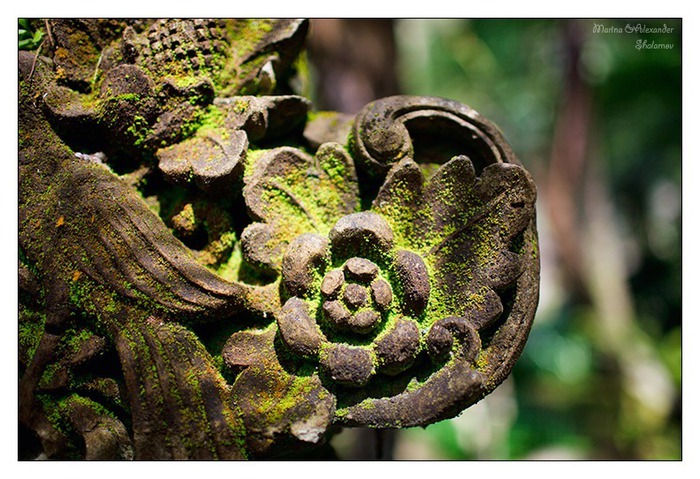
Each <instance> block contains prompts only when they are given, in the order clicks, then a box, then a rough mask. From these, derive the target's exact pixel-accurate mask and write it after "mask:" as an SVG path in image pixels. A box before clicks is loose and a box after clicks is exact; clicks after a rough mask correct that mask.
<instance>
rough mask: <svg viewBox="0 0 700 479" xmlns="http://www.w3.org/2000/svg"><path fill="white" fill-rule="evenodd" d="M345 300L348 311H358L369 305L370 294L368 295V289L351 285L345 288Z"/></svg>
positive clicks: (354, 284)
mask: <svg viewBox="0 0 700 479" xmlns="http://www.w3.org/2000/svg"><path fill="white" fill-rule="evenodd" d="M343 299H344V300H345V305H346V306H347V307H348V309H351V310H353V311H354V310H356V309H358V308H361V307H363V306H365V305H367V302H368V301H369V294H367V288H365V287H364V286H362V285H359V284H356V283H350V284H349V285H347V286H346V287H345V293H343Z"/></svg>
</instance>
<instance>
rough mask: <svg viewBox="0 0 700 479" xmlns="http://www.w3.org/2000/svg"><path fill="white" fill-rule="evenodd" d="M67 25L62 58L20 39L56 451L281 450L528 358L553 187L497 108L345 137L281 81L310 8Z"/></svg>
mask: <svg viewBox="0 0 700 479" xmlns="http://www.w3.org/2000/svg"><path fill="white" fill-rule="evenodd" d="M50 25H52V26H54V27H55V33H56V41H55V43H51V44H47V45H46V46H45V47H44V50H45V52H47V53H48V55H49V56H51V57H53V63H52V62H50V61H46V60H44V59H42V58H38V59H37V58H35V57H34V56H33V55H31V54H29V53H26V52H21V53H20V55H19V67H20V108H19V116H20V158H19V162H18V164H19V173H20V195H19V223H20V228H19V243H20V265H19V271H20V302H21V306H20V346H21V348H20V355H19V357H20V362H21V372H22V374H21V379H20V388H19V397H20V421H21V422H22V424H23V426H22V427H23V428H25V429H26V430H29V431H31V432H32V433H34V434H36V435H37V436H38V437H39V440H40V441H41V443H42V447H43V449H44V451H45V452H46V454H47V456H49V457H51V458H59V459H64V458H74V457H87V458H94V459H128V458H130V457H133V458H136V459H214V458H221V459H240V458H245V457H250V458H266V457H274V456H275V454H278V453H279V452H280V451H284V452H292V451H295V450H297V449H296V448H304V447H313V446H318V445H319V444H320V443H321V442H322V441H324V440H325V439H326V438H327V433H328V431H329V430H331V426H332V425H333V424H335V425H340V426H370V427H379V428H386V427H405V426H419V425H420V426H425V425H427V424H430V423H432V422H435V421H438V420H441V419H445V418H449V417H453V416H455V415H457V414H459V413H460V412H461V411H462V410H463V409H464V408H466V407H468V406H470V405H471V404H473V403H474V402H476V401H477V400H479V399H481V398H482V397H484V395H486V394H488V393H489V392H490V391H492V390H493V388H495V387H496V386H497V385H498V384H499V383H500V382H501V381H502V380H503V379H504V378H505V377H506V376H507V375H508V373H509V372H510V370H511V369H512V367H513V364H514V363H515V361H516V360H517V358H518V356H519V354H520V352H521V351H522V348H523V345H524V343H525V339H526V338H527V334H528V331H529V328H530V326H531V324H532V319H533V316H534V311H535V308H536V304H537V295H538V277H539V276H538V275H539V263H538V250H537V234H536V228H535V210H534V205H535V198H536V188H535V185H534V183H533V182H532V179H531V178H530V176H529V174H528V173H527V172H526V171H525V170H524V169H523V168H522V167H520V166H519V165H518V163H517V159H516V158H515V156H514V155H513V152H512V151H511V150H510V147H509V146H508V145H507V143H506V142H505V140H504V139H503V137H502V135H501V134H500V133H499V132H498V129H497V128H496V127H495V126H494V125H492V124H491V123H490V122H488V121H487V120H486V119H484V118H483V117H481V116H480V115H479V114H478V113H476V112H474V111H473V110H472V109H471V108H469V107H467V106H465V105H462V104H459V103H456V102H452V101H449V100H444V99H437V98H419V97H392V98H389V99H384V100H378V101H376V102H373V103H372V104H370V105H368V106H367V107H366V108H365V109H363V110H362V111H361V112H360V114H359V115H357V117H356V118H355V120H354V123H353V125H352V132H351V134H350V135H347V134H346V132H347V127H348V125H349V123H348V118H347V117H342V116H339V115H335V116H333V115H331V116H329V115H324V114H320V115H316V114H312V115H309V112H310V110H311V108H310V102H309V101H308V100H306V99H303V98H301V97H298V96H295V95H286V94H285V95H280V94H279V93H287V92H288V91H290V90H289V89H288V88H287V87H288V85H287V80H288V78H289V71H288V67H289V66H290V65H291V63H292V61H293V58H294V56H295V55H296V53H297V52H298V51H299V49H300V48H301V40H302V39H303V36H304V34H305V32H306V29H307V28H308V23H307V22H305V21H299V20H262V19H255V20H205V19H184V20H167V19H166V20H148V21H144V22H137V21H116V22H111V23H110V22H107V23H104V22H100V21H73V20H66V21H61V20H52V21H51V23H50ZM100 25H102V26H100ZM104 26H109V28H108V30H109V31H108V32H107V31H106V30H105V31H103V32H100V29H103V27H104ZM76 28H77V29H81V31H79V32H75V31H74V30H75V29H76ZM103 30H104V29H103ZM62 49H63V50H65V51H62ZM309 118H313V120H312V121H311V125H309V124H308V119H309ZM322 119H323V121H322ZM326 120H328V121H326ZM324 121H325V122H324ZM306 125H309V127H308V128H306V129H305V126H306ZM346 139H348V140H349V141H348V142H346ZM285 145H294V146H285ZM299 145H303V148H307V147H310V151H312V152H313V153H312V154H309V153H307V152H306V151H303V150H302V149H301V148H300V147H299ZM348 150H349V151H351V152H352V154H350V153H348ZM76 151H78V154H76ZM154 159H156V160H157V163H158V165H157V166H158V167H157V168H156V164H155V163H154V161H153V160H154ZM355 165H357V167H358V168H359V173H360V174H361V178H362V181H366V182H367V183H366V184H363V185H362V188H361V187H360V184H359V180H358V176H357V174H358V172H356V170H355ZM427 172H430V175H429V176H428V177H426V175H427V174H428V173H427ZM164 180H165V181H164ZM166 182H169V183H175V186H173V185H172V184H168V183H166ZM375 193H376V194H375ZM373 195H374V197H372V196H373ZM188 205H189V206H188ZM364 208H369V209H366V210H363V209H364ZM312 313H313V314H312ZM234 331H235V332H234ZM482 340H483V342H484V345H483V347H482ZM222 343H224V344H223V347H222ZM424 352H425V353H427V354H423V353H424ZM222 365H223V367H224V371H223V373H222V370H221V368H222ZM409 379H410V381H408V380H409ZM37 392H40V393H41V395H40V396H39V395H37ZM38 397H41V398H44V399H42V401H49V403H50V402H51V401H53V402H54V403H55V404H49V403H44V402H42V401H39V399H38ZM88 397H89V398H90V399H88ZM45 398H49V399H48V400H46V399H45ZM51 398H54V399H55V401H54V399H51ZM338 405H340V406H339V407H340V409H339V410H336V407H338ZM115 418H119V419H115ZM124 418H126V419H128V420H124V422H121V421H122V420H123V419H124ZM55 424H61V425H63V427H65V428H66V429H65V430H59V429H57V428H56V427H55ZM126 427H128V428H129V429H130V430H128V431H127V430H126ZM81 447H83V448H82V449H81Z"/></svg>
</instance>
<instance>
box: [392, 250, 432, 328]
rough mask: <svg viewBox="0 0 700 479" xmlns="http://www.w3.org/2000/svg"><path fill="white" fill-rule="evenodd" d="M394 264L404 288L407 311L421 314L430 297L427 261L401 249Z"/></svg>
mask: <svg viewBox="0 0 700 479" xmlns="http://www.w3.org/2000/svg"><path fill="white" fill-rule="evenodd" d="M394 266H395V268H396V274H397V275H398V277H399V278H400V281H401V286H402V288H403V299H404V309H405V311H406V313H407V314H420V313H421V312H422V311H423V310H424V309H425V307H426V306H427V305H428V299H429V298H430V277H429V276H428V269H427V268H426V266H425V263H424V262H423V260H422V259H421V257H420V256H418V255H417V254H416V253H413V252H411V251H406V250H401V251H399V252H397V253H396V259H395V260H394Z"/></svg>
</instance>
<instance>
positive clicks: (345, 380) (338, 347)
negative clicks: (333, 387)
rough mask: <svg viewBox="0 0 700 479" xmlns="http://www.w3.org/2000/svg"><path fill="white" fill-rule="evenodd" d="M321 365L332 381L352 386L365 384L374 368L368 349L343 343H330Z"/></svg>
mask: <svg viewBox="0 0 700 479" xmlns="http://www.w3.org/2000/svg"><path fill="white" fill-rule="evenodd" d="M321 365H322V366H323V368H324V370H325V372H326V373H327V374H328V375H329V376H330V377H331V379H333V381H335V382H337V383H338V384H342V385H344V386H353V387H360V386H363V385H364V384H366V383H367V381H369V378H370V377H371V375H372V373H373V370H374V365H373V364H372V355H371V354H370V352H369V351H367V350H366V349H361V348H355V347H350V346H347V345H345V344H334V345H332V346H331V347H330V348H329V350H328V352H327V355H326V356H325V357H324V358H322V359H321Z"/></svg>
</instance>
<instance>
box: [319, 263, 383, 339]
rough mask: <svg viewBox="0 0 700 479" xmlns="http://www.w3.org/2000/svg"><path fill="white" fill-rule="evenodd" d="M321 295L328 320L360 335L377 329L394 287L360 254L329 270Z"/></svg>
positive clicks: (338, 327)
mask: <svg viewBox="0 0 700 479" xmlns="http://www.w3.org/2000/svg"><path fill="white" fill-rule="evenodd" d="M321 294H322V296H323V297H324V299H325V301H324V303H323V313H324V315H325V317H326V319H327V320H328V322H329V323H330V324H331V325H333V327H334V328H336V329H337V330H339V331H350V332H353V333H358V334H367V333H369V332H371V331H372V330H374V328H375V327H376V326H377V324H378V323H379V322H380V321H381V319H382V313H383V312H385V311H387V310H388V309H389V306H390V305H391V302H392V300H393V293H392V290H391V286H390V285H389V283H388V282H387V281H386V280H384V279H383V278H381V277H380V276H379V267H378V266H377V265H376V264H374V263H373V262H371V261H369V260H367V259H365V258H357V257H355V258H350V259H349V260H347V261H346V262H345V264H344V265H343V267H342V268H341V269H334V270H332V271H329V272H328V273H326V275H325V276H324V277H323V281H322V282H321Z"/></svg>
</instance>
